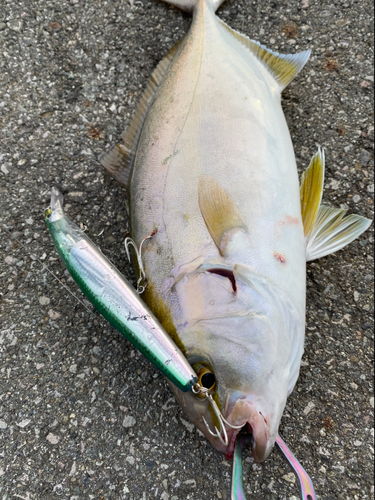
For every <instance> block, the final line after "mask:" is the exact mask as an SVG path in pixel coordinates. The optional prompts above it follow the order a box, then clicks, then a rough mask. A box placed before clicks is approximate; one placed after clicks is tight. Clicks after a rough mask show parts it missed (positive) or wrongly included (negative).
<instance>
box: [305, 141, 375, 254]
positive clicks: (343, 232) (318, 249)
mask: <svg viewBox="0 0 375 500" xmlns="http://www.w3.org/2000/svg"><path fill="white" fill-rule="evenodd" d="M324 169H325V159H324V151H323V150H321V149H319V151H318V152H317V153H316V154H315V155H314V156H313V158H312V160H311V162H310V165H309V167H308V168H307V169H306V170H305V172H304V173H303V175H302V180H301V187H300V195H301V212H302V221H303V227H304V230H305V238H306V261H307V262H309V261H310V260H315V259H320V258H321V257H324V256H326V255H329V254H330V253H334V252H337V251H338V250H341V248H343V247H345V246H346V245H348V244H349V243H351V242H352V241H353V240H355V239H356V238H358V236H360V235H361V234H362V233H363V232H364V231H366V229H368V227H369V226H370V225H371V222H372V221H371V220H369V219H366V218H365V217H361V216H360V215H354V214H353V215H348V216H346V210H342V209H337V208H330V207H326V206H324V205H321V201H322V196H323V184H324Z"/></svg>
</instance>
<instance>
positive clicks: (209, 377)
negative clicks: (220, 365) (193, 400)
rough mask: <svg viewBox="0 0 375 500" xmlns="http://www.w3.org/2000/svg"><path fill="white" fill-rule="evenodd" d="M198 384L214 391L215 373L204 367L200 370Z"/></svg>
mask: <svg viewBox="0 0 375 500" xmlns="http://www.w3.org/2000/svg"><path fill="white" fill-rule="evenodd" d="M198 384H199V385H201V386H202V387H204V388H205V389H209V390H210V391H212V390H213V389H214V388H215V385H216V377H215V375H214V373H213V372H212V371H211V370H209V369H208V368H206V367H202V368H201V369H200V370H199V372H198Z"/></svg>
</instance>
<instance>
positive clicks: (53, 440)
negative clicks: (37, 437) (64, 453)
mask: <svg viewBox="0 0 375 500" xmlns="http://www.w3.org/2000/svg"><path fill="white" fill-rule="evenodd" d="M46 439H47V441H49V442H50V443H51V444H57V443H58V442H59V441H60V438H59V437H58V436H55V434H52V432H50V433H49V434H48V436H47V437H46Z"/></svg>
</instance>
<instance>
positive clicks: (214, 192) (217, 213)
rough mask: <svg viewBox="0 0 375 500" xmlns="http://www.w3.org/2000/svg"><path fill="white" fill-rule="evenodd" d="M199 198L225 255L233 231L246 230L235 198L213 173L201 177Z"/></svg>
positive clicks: (215, 240) (215, 238)
mask: <svg viewBox="0 0 375 500" xmlns="http://www.w3.org/2000/svg"><path fill="white" fill-rule="evenodd" d="M198 198H199V208H200V211H201V214H202V217H203V219H204V222H205V223H206V226H207V229H208V232H209V233H210V235H211V237H212V239H213V240H214V242H215V244H216V246H217V247H218V249H219V251H220V253H221V254H222V255H223V254H224V253H225V250H226V247H227V245H228V242H229V239H230V235H231V233H233V231H235V230H238V229H242V230H243V231H244V230H245V224H244V222H243V219H242V216H241V214H240V212H239V210H238V208H237V205H236V204H235V202H234V201H233V199H232V198H231V197H230V196H229V194H228V193H227V192H226V191H225V190H224V189H223V188H222V187H221V186H220V184H219V183H218V182H217V180H216V179H215V178H214V177H212V176H211V175H202V176H201V177H200V178H199V184H198Z"/></svg>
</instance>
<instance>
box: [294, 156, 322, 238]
mask: <svg viewBox="0 0 375 500" xmlns="http://www.w3.org/2000/svg"><path fill="white" fill-rule="evenodd" d="M324 170H325V157H324V151H323V150H322V149H320V148H319V150H318V152H317V153H316V154H315V155H314V156H313V157H312V159H311V162H310V165H309V166H308V167H307V169H306V170H305V172H304V173H303V175H302V179H301V187H300V197H301V213H302V222H303V227H304V230H305V236H306V237H308V236H309V235H310V233H311V231H312V230H313V227H314V223H315V220H316V218H317V215H318V211H319V207H320V202H321V201H322V196H323V184H324Z"/></svg>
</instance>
